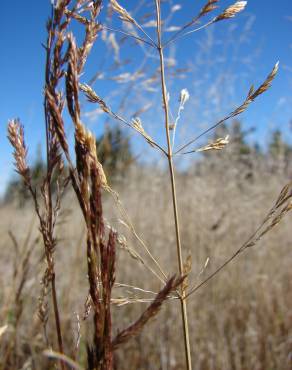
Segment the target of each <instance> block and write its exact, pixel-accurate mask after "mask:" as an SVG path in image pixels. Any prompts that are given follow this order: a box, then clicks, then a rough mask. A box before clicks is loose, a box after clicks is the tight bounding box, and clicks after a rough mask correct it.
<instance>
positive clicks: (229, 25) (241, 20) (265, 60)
mask: <svg viewBox="0 0 292 370" xmlns="http://www.w3.org/2000/svg"><path fill="white" fill-rule="evenodd" d="M120 3H121V4H122V5H123V6H125V7H127V8H128V9H129V10H131V9H132V8H133V6H134V5H135V4H137V1H136V0H128V1H126V0H120ZM231 3H232V1H227V0H221V1H219V5H220V6H221V9H224V8H225V7H227V6H228V5H230V4H231ZM173 4H183V7H182V9H181V10H180V11H178V12H177V13H176V15H175V17H174V18H173V24H174V25H176V26H177V25H180V24H182V22H183V20H189V19H190V18H191V17H192V16H194V15H195V14H196V13H197V11H198V10H199V9H200V7H201V6H202V5H203V4H204V1H201V0H197V1H194V0H186V1H176V2H175V1H173ZM49 13H50V1H49V0H29V1H17V2H15V1H3V2H2V4H1V14H2V17H1V23H0V43H1V59H0V97H1V99H0V102H1V104H0V153H1V155H0V193H1V192H3V190H4V188H5V184H6V183H7V181H8V179H9V178H10V177H11V175H12V173H13V167H12V156H11V147H10V145H9V143H8V140H7V139H6V126H7V121H8V119H11V118H13V117H19V118H20V119H21V121H22V122H23V124H24V125H25V133H26V142H27V144H28V147H29V149H30V153H31V154H30V159H33V155H34V154H35V152H36V146H37V144H38V143H42V142H43V133H44V131H43V125H44V121H43V106H42V87H43V74H44V50H43V48H42V46H41V43H42V42H45V38H46V34H45V23H46V20H47V18H48V15H49ZM223 23H224V24H223ZM216 27H217V28H218V33H219V35H220V40H223V41H221V43H219V42H218V43H217V45H215V46H214V47H212V48H211V49H210V51H209V55H208V58H209V59H208V60H209V61H210V60H214V61H217V58H218V56H219V55H221V53H222V49H223V48H224V46H225V47H226V45H229V46H228V48H230V50H229V49H228V50H227V51H226V52H225V54H224V55H225V56H224V58H221V62H218V63H221V65H220V68H221V71H223V72H224V68H226V71H228V70H230V68H231V69H232V75H233V76H234V75H236V70H237V68H240V67H241V65H242V63H243V62H244V63H245V65H246V66H245V69H244V72H245V73H243V74H242V75H241V77H240V78H242V79H246V80H242V81H240V80H238V78H237V80H236V79H235V80H234V81H233V89H232V91H233V94H234V95H235V96H234V99H235V100H238V99H239V97H244V96H245V95H246V92H247V90H246V89H245V90H244V89H243V87H247V86H248V85H250V84H251V83H253V82H255V84H257V83H260V82H261V81H263V80H264V78H265V77H266V75H267V74H268V73H269V72H270V70H271V69H272V67H273V65H274V64H275V62H276V61H278V60H279V61H280V71H279V75H278V77H277V79H276V81H275V82H274V83H273V87H272V89H271V90H270V91H269V92H268V93H266V94H265V95H264V96H262V97H260V99H259V101H258V102H257V103H256V104H254V105H253V107H251V109H250V110H249V111H248V112H247V113H246V114H245V115H244V117H243V120H244V122H245V123H246V124H247V125H251V126H254V125H256V127H257V133H256V135H257V136H256V139H257V140H258V141H259V142H260V143H262V144H263V143H264V141H265V140H266V138H267V135H268V133H269V130H270V129H271V127H272V128H275V127H279V128H281V129H282V130H283V132H284V134H285V135H286V137H287V140H290V133H289V120H290V119H292V109H291V107H292V1H291V0H278V1H277V2H275V1H263V0H250V1H248V5H247V8H246V11H245V12H244V13H243V14H241V15H238V17H237V18H236V19H234V20H231V21H228V22H221V24H218V25H216ZM245 27H247V28H248V32H246V34H248V40H243V39H242V37H243V35H244V34H245V33H244V32H243V30H246V29H247V28H245ZM227 31H228V35H227ZM149 32H152V29H149ZM225 34H226V35H225ZM202 35H203V36H202ZM202 35H201V36H197V34H195V35H193V36H190V37H189V38H187V39H185V40H183V41H182V42H181V44H180V47H179V48H177V49H176V50H175V53H176V58H177V59H178V61H179V62H181V63H182V64H183V63H184V59H185V55H190V56H191V58H193V60H194V61H196V63H202V64H203V65H204V67H203V68H205V69H206V63H204V53H202V49H203V46H204V45H205V43H206V42H207V41H208V40H210V37H214V35H213V36H212V33H208V38H206V37H207V36H206V35H207V33H202ZM204 35H205V36H204ZM230 35H231V36H230ZM225 36H226V38H228V39H229V40H232V41H231V42H230V43H229V44H228V43H227V42H226V44H224V37H225ZM239 44H240V51H236V47H237V46H238V45H239ZM100 50H102V49H100ZM198 50H200V52H199V51H198ZM172 52H174V51H172ZM124 53H125V54H127V53H128V54H129V55H131V57H133V56H135V54H133V51H132V49H131V48H130V47H128V48H127V47H126V48H125V50H124ZM170 53H171V51H170ZM198 55H200V60H199V59H198ZM229 57H230V59H232V58H233V59H232V61H230V60H228V58H229ZM102 58H104V55H103V53H101V52H95V53H94V54H93V57H92V59H91V65H90V72H89V75H88V76H90V74H91V75H93V74H94V73H95V72H98V66H99V65H100V63H101V60H102ZM196 58H197V59H196ZM154 62H155V61H154ZM154 62H153V63H154ZM214 64H215V63H214ZM216 64H217V62H216ZM217 67H218V66H217V65H216V68H217ZM216 68H215V69H214V68H213V69H212V70H210V75H209V76H207V79H210V76H211V78H213V77H214V78H215V72H216V71H217V69H216ZM228 68H229V69H228ZM213 74H214V76H213ZM227 76H228V75H227ZM84 82H86V81H84ZM181 84H182V85H181ZM185 84H186V81H184V82H183V83H181V82H180V83H179V86H183V85H185ZM109 86H111V85H107V84H106V82H105V81H104V82H102V83H100V84H99V89H100V91H101V93H100V94H101V95H104V94H106V93H108V90H109ZM224 86H225V85H224ZM183 87H184V86H183ZM195 87H196V85H195V84H193V85H192V87H190V89H191V90H192V88H193V89H194V90H195ZM198 89H199V90H200V89H201V87H198ZM198 89H197V91H196V92H194V94H197V95H198ZM199 92H200V91H199ZM114 99H115V98H114V97H113V98H112V101H114ZM227 106H228V107H229V104H227V105H226V107H227ZM222 110H223V112H224V111H225V112H226V113H228V111H226V110H224V108H222ZM190 112H191V107H189V114H191V113H190ZM211 123H212V122H211Z"/></svg>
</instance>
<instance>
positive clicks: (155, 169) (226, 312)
mask: <svg viewBox="0 0 292 370" xmlns="http://www.w3.org/2000/svg"><path fill="white" fill-rule="evenodd" d="M114 45H115V44H114V43H113V40H112V41H111V47H114ZM146 61H147V56H146V57H145V60H144V63H146ZM117 68H118V67H117ZM141 68H142V67H141ZM170 68H171V67H170ZM137 71H138V72H139V69H138V70H137ZM138 72H137V74H138V75H139V73H138ZM155 78H157V76H156V77H155ZM155 78H154V81H152V82H151V83H153V84H154V85H155V83H157V80H155ZM146 85H147V88H149V85H148V82H147V84H146ZM131 86H132V84H130V87H131ZM128 88H129V86H128ZM125 91H127V89H126V90H125ZM139 99H141V102H143V99H145V97H144V95H142V94H141V96H139ZM124 104H125V102H124V103H121V105H120V111H122V112H123V111H124V110H125V109H124V106H123V105H124ZM143 104H144V107H146V106H147V104H146V103H145V102H143ZM148 109H149V107H148V108H147V109H145V111H148ZM153 109H156V108H155V107H154V108H153ZM98 113H100V112H98ZM85 117H86V115H85ZM87 117H88V115H87ZM278 154H279V155H277V156H272V155H265V156H263V155H261V154H259V153H257V152H256V150H253V149H252V150H249V151H248V152H246V153H242V152H240V150H239V149H238V142H236V140H234V142H232V140H231V143H230V145H229V146H227V148H225V149H224V153H223V151H222V152H220V153H219V154H218V153H217V152H212V153H208V155H204V156H202V157H200V158H201V159H200V160H199V161H198V162H195V163H192V164H190V166H189V167H188V168H187V170H185V171H178V173H177V195H178V203H179V215H180V219H181V235H182V247H183V251H184V260H187V261H189V263H190V264H191V272H190V275H189V281H191V282H192V283H195V284H197V283H199V282H200V281H203V280H204V278H206V277H207V276H208V275H209V273H210V272H212V271H214V269H215V268H216V267H218V266H220V264H221V263H222V262H224V261H225V260H226V258H228V257H229V256H230V255H232V253H234V252H235V251H236V250H237V249H238V247H239V246H240V245H241V244H242V243H243V241H245V240H246V239H247V238H248V237H249V236H250V235H251V234H252V232H254V230H255V228H256V227H257V226H258V225H259V223H260V221H261V220H262V219H263V218H264V217H265V215H266V214H267V211H268V210H269V208H270V207H271V206H272V204H273V203H274V201H275V199H277V196H278V194H279V193H280V191H281V189H282V187H283V185H284V184H286V183H287V182H288V181H289V177H290V176H291V171H292V169H291V166H290V164H289V160H290V159H291V152H289V156H288V157H287V156H285V155H284V156H282V155H281V153H278ZM123 171H124V173H122V174H120V176H121V178H120V179H119V181H115V182H114V185H113V187H114V189H115V190H116V191H117V192H118V193H119V196H120V199H121V202H122V204H123V205H124V207H125V208H126V210H127V212H128V214H129V216H130V218H131V220H132V221H133V222H134V225H135V229H136V231H137V233H138V234H139V235H140V236H141V237H142V238H143V240H144V241H145V242H146V244H147V245H148V246H150V249H151V252H152V253H153V255H154V256H155V258H156V259H157V260H159V262H160V264H161V266H162V267H163V269H164V270H165V271H173V272H175V271H177V262H176V253H175V250H174V249H173V248H172V246H173V245H174V244H175V235H174V231H173V221H172V220H171V218H170V216H169V215H171V214H172V212H173V210H172V203H171V198H170V194H169V192H168V189H169V175H168V173H167V171H166V170H165V169H164V168H160V167H159V166H154V165H150V164H149V165H147V164H146V165H141V164H139V162H137V161H133V163H132V164H128V166H127V168H126V169H123ZM103 199H104V216H105V219H106V222H107V223H108V224H109V225H111V226H113V227H114V228H115V229H117V230H118V232H119V235H120V236H121V238H122V240H126V241H127V248H125V246H124V245H123V243H119V244H118V245H117V267H116V283H117V284H116V286H115V288H114V290H113V294H112V298H113V313H112V316H113V332H114V333H116V332H117V331H118V330H120V329H121V328H124V327H126V326H127V325H128V324H129V323H131V322H132V321H134V320H135V318H137V316H138V315H139V314H140V313H141V312H142V311H143V310H144V309H145V307H146V306H147V305H148V304H149V302H151V301H152V299H153V297H154V296H155V294H156V293H157V292H158V291H159V290H160V289H161V284H160V283H159V281H158V280H157V279H155V277H154V276H153V275H151V274H149V271H148V270H147V268H145V266H144V265H143V263H141V262H140V261H139V259H138V258H137V257H135V254H133V253H132V255H131V253H129V248H130V250H131V248H133V249H135V250H137V251H139V253H140V254H141V256H142V257H143V258H144V259H145V260H147V254H145V251H144V250H143V248H141V246H139V243H138V242H137V239H136V238H135V237H134V236H133V234H132V233H131V232H130V230H129V228H127V227H126V225H125V224H124V223H123V222H121V214H120V213H119V212H118V210H117V207H116V204H115V202H114V199H113V197H111V196H110V195H109V194H106V195H104V198H103ZM0 219H1V226H0V236H1V238H0V271H1V279H0V328H1V327H2V328H3V325H7V327H6V329H5V332H4V331H3V333H1V332H0V370H14V369H15V370H16V369H19V370H20V369H23V370H29V369H55V368H56V363H54V362H53V361H52V360H49V359H48V358H47V357H46V356H45V355H44V354H43V351H44V350H45V349H48V348H50V347H51V346H52V347H53V348H56V342H57V338H56V331H55V327H54V319H53V308H52V306H51V303H50V302H49V303H48V307H46V310H45V314H46V315H48V316H47V318H48V323H47V325H46V326H45V327H43V325H42V322H41V320H40V319H39V310H40V309H39V307H40V305H41V304H42V303H43V302H42V301H40V294H41V291H42V288H41V281H42V278H43V273H44V269H45V259H44V250H43V243H42V239H41V236H40V232H39V225H38V220H37V217H36V216H35V214H34V211H33V204H32V203H31V202H30V201H27V202H25V203H24V205H22V207H19V203H18V202H10V203H6V204H3V205H1V207H0ZM55 236H56V239H57V248H56V250H55V273H56V277H57V283H56V284H57V294H58V300H59V307H60V317H61V326H62V331H63V340H64V349H65V353H66V355H68V356H69V357H70V358H72V359H73V360H76V362H78V363H79V364H81V366H86V356H87V354H86V345H87V342H88V338H91V336H92V321H91V313H90V312H87V311H88V305H87V303H86V302H87V301H88V300H87V294H88V277H87V263H86V258H85V245H86V239H85V238H86V225H85V223H84V219H83V217H82V213H81V211H80V208H79V205H78V202H77V200H76V196H75V194H74V193H73V191H71V190H70V189H69V190H67V191H66V192H65V194H64V196H63V200H62V209H61V211H60V215H59V218H58V223H57V225H56V232H55ZM123 238H125V239H123ZM190 255H191V256H192V258H191V260H190V259H188V256H190ZM291 262H292V256H291V219H289V217H287V219H285V220H284V221H283V222H281V224H280V225H279V226H278V227H277V228H275V230H274V231H273V232H272V233H270V234H269V236H268V237H266V238H263V240H261V241H260V243H258V244H257V245H256V246H255V247H253V248H250V249H248V250H246V251H245V252H244V253H243V254H242V255H241V256H240V257H239V258H238V259H237V260H235V261H234V262H233V263H232V264H231V265H229V266H228V267H227V268H226V269H225V270H224V271H222V272H221V273H220V274H219V275H218V276H217V277H216V278H215V279H213V280H212V281H210V282H209V283H208V284H207V285H205V286H204V287H202V289H200V290H198V291H197V292H196V293H195V294H193V295H192V296H190V298H189V300H188V312H189V326H190V337H191V338H190V339H191V350H192V360H193V369H195V370H223V369H224V370H289V369H291V360H292V352H291V345H292V342H291V335H292V333H291V328H292V315H291V307H292V295H291V291H292V269H291ZM149 263H150V264H151V262H149ZM178 312H179V301H178V300H177V299H170V300H169V301H168V302H166V304H165V305H164V306H163V308H162V310H161V312H160V313H159V315H158V316H157V317H156V318H155V319H154V320H153V321H152V322H151V324H150V325H148V326H147V327H146V328H145V329H144V331H143V332H142V334H141V335H139V336H138V337H135V338H133V339H132V340H131V341H129V342H128V343H127V344H126V345H125V346H124V347H123V348H121V349H119V350H117V351H116V352H115V355H114V356H115V368H116V369H125V370H126V369H127V370H132V369H133V370H135V369H162V370H164V369H165V370H166V369H184V368H185V358H184V349H183V340H182V337H181V335H180V334H179V333H181V332H182V328H181V320H180V318H179V317H178V314H177V313H178Z"/></svg>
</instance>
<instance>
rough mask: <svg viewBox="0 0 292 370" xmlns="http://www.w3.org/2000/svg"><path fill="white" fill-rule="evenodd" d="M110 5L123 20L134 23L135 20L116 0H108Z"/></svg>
mask: <svg viewBox="0 0 292 370" xmlns="http://www.w3.org/2000/svg"><path fill="white" fill-rule="evenodd" d="M110 4H111V7H112V8H113V10H114V11H115V12H116V13H118V14H119V15H120V18H121V19H122V20H123V21H125V22H129V23H132V24H136V21H135V19H134V18H132V17H131V15H130V14H129V13H128V12H127V10H126V9H125V8H123V7H122V6H121V5H120V4H119V3H118V2H117V0H110Z"/></svg>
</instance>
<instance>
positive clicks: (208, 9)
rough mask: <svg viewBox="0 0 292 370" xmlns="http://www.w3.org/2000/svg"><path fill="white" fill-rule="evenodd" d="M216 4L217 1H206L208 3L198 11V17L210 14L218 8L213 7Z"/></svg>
mask: <svg viewBox="0 0 292 370" xmlns="http://www.w3.org/2000/svg"><path fill="white" fill-rule="evenodd" d="M217 2H218V0H208V2H207V3H206V4H205V5H204V6H203V8H202V9H201V11H200V14H199V17H203V16H204V15H206V14H208V13H210V12H212V11H213V10H215V9H216V8H218V6H216V5H214V4H216V3H217Z"/></svg>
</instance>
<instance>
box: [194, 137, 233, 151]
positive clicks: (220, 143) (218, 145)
mask: <svg viewBox="0 0 292 370" xmlns="http://www.w3.org/2000/svg"><path fill="white" fill-rule="evenodd" d="M227 144H229V135H227V136H225V138H222V137H220V138H219V139H217V140H215V141H214V142H212V143H210V144H208V145H206V146H203V147H202V148H200V149H197V150H196V152H206V151H208V150H222V149H224V148H225V146H226V145H227Z"/></svg>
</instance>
